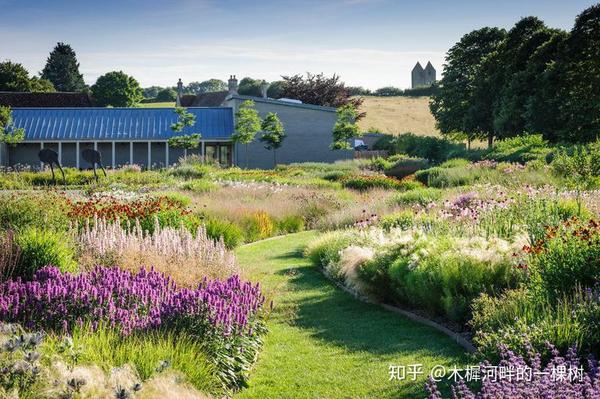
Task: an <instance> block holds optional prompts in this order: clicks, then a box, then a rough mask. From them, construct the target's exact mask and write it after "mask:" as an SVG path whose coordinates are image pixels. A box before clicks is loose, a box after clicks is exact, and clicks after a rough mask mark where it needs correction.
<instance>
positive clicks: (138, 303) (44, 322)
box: [0, 267, 265, 387]
mask: <svg viewBox="0 0 600 399" xmlns="http://www.w3.org/2000/svg"><path fill="white" fill-rule="evenodd" d="M264 300H265V299H264V297H263V296H262V294H261V291H260V287H259V285H258V284H257V285H253V284H251V283H249V282H243V281H241V280H240V278H239V277H238V276H232V277H230V278H229V279H227V280H225V281H219V280H209V281H205V282H203V283H202V284H200V285H199V286H198V288H196V289H187V288H179V287H178V286H177V285H176V284H175V283H173V281H172V280H171V279H170V278H169V277H167V276H165V275H163V274H161V273H158V272H155V271H152V270H151V271H146V270H144V269H142V270H140V271H139V272H138V273H136V274H133V273H131V272H128V271H125V270H121V269H119V268H103V267H97V268H95V269H94V270H92V271H91V272H88V273H82V274H80V275H78V276H75V275H71V274H69V273H61V272H60V271H59V270H58V269H57V268H54V267H47V268H44V269H41V270H39V271H38V272H37V273H36V274H35V276H34V280H33V281H32V282H20V281H8V282H6V283H3V284H0V318H2V319H4V320H7V321H11V322H27V323H28V324H29V325H31V326H32V327H34V328H42V329H46V330H54V331H64V330H68V331H72V330H73V329H74V328H75V327H76V326H78V325H82V324H86V323H88V325H89V326H90V327H91V328H92V329H93V330H95V329H96V328H98V326H99V325H111V326H114V327H115V328H116V329H117V330H118V331H119V332H120V333H121V334H122V335H124V336H129V335H131V334H132V333H134V332H136V331H147V330H153V329H159V328H161V329H165V330H167V331H169V330H170V331H175V332H186V333H188V334H190V335H191V336H193V337H194V338H195V339H197V340H198V341H200V342H203V343H204V348H205V351H206V352H207V354H208V356H209V358H210V359H211V361H212V362H214V364H215V365H216V366H217V369H218V370H219V371H220V374H219V375H220V377H221V380H222V381H223V382H224V383H225V384H226V385H227V386H231V387H239V386H241V385H243V384H245V383H246V379H247V372H248V370H249V368H250V365H251V363H252V362H253V361H254V359H255V358H256V355H257V352H258V349H259V348H260V346H261V344H262V338H261V336H262V335H263V334H264V333H265V326H264V320H263V317H262V314H263V311H262V305H263V303H264ZM9 304H10V307H9V306H8V305H9Z"/></svg>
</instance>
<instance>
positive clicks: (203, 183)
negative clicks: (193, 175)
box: [181, 179, 219, 193]
mask: <svg viewBox="0 0 600 399" xmlns="http://www.w3.org/2000/svg"><path fill="white" fill-rule="evenodd" d="M181 188H182V189H184V190H189V191H192V192H194V193H208V192H211V191H215V190H216V189H217V188H219V186H218V185H217V184H215V183H213V182H212V181H210V180H199V179H194V180H190V181H186V182H184V183H183V184H182V185H181Z"/></svg>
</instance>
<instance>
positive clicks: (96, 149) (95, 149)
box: [94, 141, 98, 151]
mask: <svg viewBox="0 0 600 399" xmlns="http://www.w3.org/2000/svg"><path fill="white" fill-rule="evenodd" d="M94 151H98V142H97V141H94Z"/></svg>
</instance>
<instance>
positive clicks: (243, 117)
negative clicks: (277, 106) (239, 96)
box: [231, 100, 261, 145]
mask: <svg viewBox="0 0 600 399" xmlns="http://www.w3.org/2000/svg"><path fill="white" fill-rule="evenodd" d="M235 120H236V125H235V133H234V134H233V135H232V136H231V139H232V140H233V141H234V142H236V143H241V144H245V145H247V144H249V143H251V142H252V141H253V140H254V136H255V135H256V133H257V132H258V131H259V130H260V129H261V121H260V117H259V116H258V111H257V110H256V109H255V108H254V101H252V100H246V101H244V102H243V103H242V104H241V105H240V108H239V109H238V111H237V112H236V114H235Z"/></svg>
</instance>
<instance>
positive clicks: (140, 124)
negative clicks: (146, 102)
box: [12, 107, 234, 141]
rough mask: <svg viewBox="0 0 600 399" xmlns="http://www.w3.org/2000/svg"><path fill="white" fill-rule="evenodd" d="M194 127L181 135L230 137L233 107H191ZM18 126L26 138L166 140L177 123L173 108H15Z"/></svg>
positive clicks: (58, 139)
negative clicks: (196, 134) (194, 134)
mask: <svg viewBox="0 0 600 399" xmlns="http://www.w3.org/2000/svg"><path fill="white" fill-rule="evenodd" d="M187 110H188V112H190V113H192V114H194V115H196V123H195V125H194V126H191V127H186V128H185V129H184V130H183V131H182V132H181V133H177V135H180V134H192V133H200V134H201V135H202V138H204V139H211V138H212V139H228V138H230V137H231V134H232V133H233V131H234V128H233V110H232V109H231V108H226V107H219V108H188V109H187ZM12 115H13V120H14V124H15V126H16V127H19V128H23V129H25V140H32V141H40V140H44V141H62V140H91V141H103V140H106V141H111V140H132V141H135V140H167V139H169V138H170V137H173V136H174V135H175V134H174V133H173V131H172V130H171V129H170V126H171V124H172V123H174V122H177V115H176V114H175V113H174V112H173V108H13V110H12Z"/></svg>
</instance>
